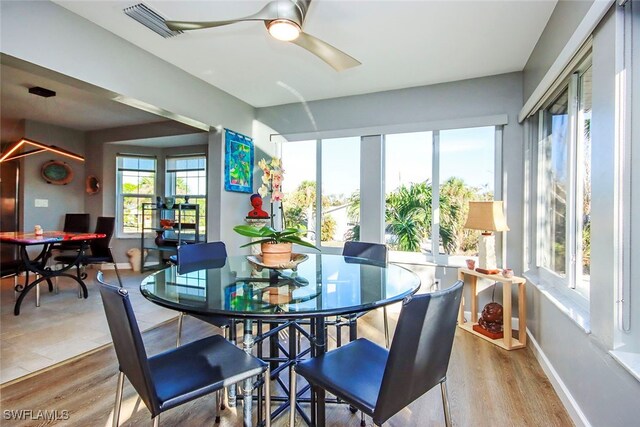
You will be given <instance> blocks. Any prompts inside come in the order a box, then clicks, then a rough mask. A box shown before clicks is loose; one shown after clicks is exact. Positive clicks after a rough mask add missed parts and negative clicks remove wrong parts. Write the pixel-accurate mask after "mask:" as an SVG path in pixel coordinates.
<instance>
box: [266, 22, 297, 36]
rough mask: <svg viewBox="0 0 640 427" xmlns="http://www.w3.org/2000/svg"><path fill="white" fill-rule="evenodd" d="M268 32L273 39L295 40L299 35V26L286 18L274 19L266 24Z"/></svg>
mask: <svg viewBox="0 0 640 427" xmlns="http://www.w3.org/2000/svg"><path fill="white" fill-rule="evenodd" d="M267 29H268V30H269V34H271V37H273V38H274V39H278V40H282V41H284V42H290V41H291V40H295V39H297V38H298V36H299V35H300V31H302V30H301V29H300V26H299V25H298V24H296V23H295V22H293V21H290V20H288V19H276V20H274V21H271V22H269V25H268V26H267Z"/></svg>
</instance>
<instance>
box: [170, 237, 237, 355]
mask: <svg viewBox="0 0 640 427" xmlns="http://www.w3.org/2000/svg"><path fill="white" fill-rule="evenodd" d="M226 259H227V247H226V245H225V244H224V242H208V243H192V244H188V245H180V246H178V254H177V256H176V261H177V264H178V273H182V271H184V270H186V269H188V268H189V266H197V267H198V268H197V269H202V268H207V267H211V268H213V267H215V268H220V267H222V266H224V263H225V262H226ZM220 263H222V264H220ZM185 315H186V313H182V312H181V313H180V315H179V316H178V337H177V340H176V346H179V345H180V338H181V336H182V323H183V321H184V316H185ZM191 316H192V317H195V318H196V319H198V320H202V321H203V322H206V323H209V324H210V325H213V326H217V327H218V328H220V329H222V332H223V335H224V337H225V338H227V339H232V340H234V341H235V337H234V336H232V335H233V334H232V333H230V330H231V326H232V325H233V321H232V319H229V318H228V317H224V316H202V315H196V314H192V315H191ZM230 335H231V336H230Z"/></svg>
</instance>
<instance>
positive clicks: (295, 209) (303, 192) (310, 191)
mask: <svg viewBox="0 0 640 427" xmlns="http://www.w3.org/2000/svg"><path fill="white" fill-rule="evenodd" d="M315 203H316V183H315V182H314V181H302V182H301V183H300V185H299V186H298V188H296V189H295V191H293V192H292V193H290V194H287V197H286V200H285V202H284V204H283V207H284V218H285V227H288V228H304V229H307V230H309V231H308V233H313V224H314V222H315V215H316V211H315ZM339 205H340V200H337V199H333V200H331V199H329V198H328V197H326V196H323V197H322V208H323V209H326V208H328V207H330V206H339ZM320 230H321V233H322V235H321V236H320V237H321V239H322V241H323V242H326V241H329V240H332V239H333V238H334V234H335V231H336V222H335V219H333V218H332V217H331V216H330V215H324V216H323V217H322V224H321V227H320Z"/></svg>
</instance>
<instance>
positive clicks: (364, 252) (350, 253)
mask: <svg viewBox="0 0 640 427" xmlns="http://www.w3.org/2000/svg"><path fill="white" fill-rule="evenodd" d="M342 255H343V256H345V257H354V258H362V259H366V260H368V261H371V262H372V263H374V264H381V265H382V266H384V265H386V264H387V257H388V250H387V246H386V245H383V244H381V243H369V242H345V244H344V248H343V249H342ZM346 261H347V262H349V260H348V259H347V260H346ZM364 314H365V313H360V314H355V315H351V316H342V319H344V320H346V323H345V322H344V321H340V319H338V320H337V321H336V332H337V337H338V347H340V345H341V338H342V332H341V330H342V327H343V326H349V331H350V332H349V336H350V340H354V339H356V338H357V329H356V327H357V325H356V324H357V320H358V317H361V316H362V315H364ZM382 316H383V321H384V342H385V345H386V347H387V348H389V321H388V318H387V307H382Z"/></svg>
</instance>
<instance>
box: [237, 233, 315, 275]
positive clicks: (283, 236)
mask: <svg viewBox="0 0 640 427" xmlns="http://www.w3.org/2000/svg"><path fill="white" fill-rule="evenodd" d="M233 230H234V231H235V232H236V233H238V234H241V235H243V236H247V237H252V238H257V239H259V240H256V241H253V242H249V243H247V244H246V245H242V246H241V247H242V248H244V247H246V246H249V245H257V244H260V248H261V250H262V262H263V263H264V264H265V265H280V264H283V263H287V262H289V261H290V260H291V247H292V244H293V243H296V244H298V245H302V246H306V247H307V248H312V249H315V250H319V249H318V248H316V247H315V246H314V245H313V244H312V243H310V242H307V241H306V240H302V238H301V237H300V235H302V234H304V233H306V230H302V229H298V228H285V229H284V230H281V231H277V230H276V229H274V228H273V227H269V226H264V227H262V228H256V227H252V226H250V225H236V226H235V227H233Z"/></svg>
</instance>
